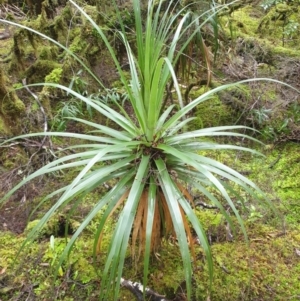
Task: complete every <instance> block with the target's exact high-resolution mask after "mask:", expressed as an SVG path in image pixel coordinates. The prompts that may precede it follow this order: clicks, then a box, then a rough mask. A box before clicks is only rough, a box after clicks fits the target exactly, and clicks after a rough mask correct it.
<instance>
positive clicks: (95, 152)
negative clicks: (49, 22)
mask: <svg viewBox="0 0 300 301" xmlns="http://www.w3.org/2000/svg"><path fill="white" fill-rule="evenodd" d="M154 2H155V3H154ZM70 3H71V4H72V5H73V6H74V7H75V8H76V9H78V10H79V11H80V12H81V13H82V15H83V16H84V17H85V18H86V19H87V20H88V21H89V22H90V23H91V25H92V26H93V27H94V29H95V30H96V31H97V32H98V34H99V36H100V37H101V39H102V41H103V43H104V44H105V45H106V47H107V49H108V51H109V53H110V55H111V57H112V59H113V60H114V62H115V66H116V68H117V70H118V72H119V76H120V79H121V81H122V84H123V88H124V90H125V91H126V94H127V97H128V98H127V101H126V103H127V104H128V103H129V104H130V106H131V108H132V110H130V111H132V112H133V113H130V115H129V114H128V113H127V111H126V110H125V109H124V108H123V107H122V105H121V104H120V103H118V102H116V103H115V105H114V108H112V107H110V105H109V104H108V103H106V102H104V101H101V99H99V98H95V99H94V98H93V97H89V96H86V95H82V94H80V93H77V92H76V91H74V90H72V89H71V88H70V87H65V86H62V85H59V84H51V83H43V84H35V85H49V86H53V87H57V88H58V89H62V90H64V91H66V93H67V94H68V95H71V96H72V97H73V98H74V97H75V98H77V99H79V100H81V101H83V102H85V103H86V104H87V105H88V106H89V107H91V108H93V109H94V110H95V111H97V112H98V113H100V114H102V115H104V116H106V118H108V119H109V120H110V121H111V123H114V128H112V127H109V126H105V125H102V124H98V123H95V122H93V121H89V120H86V119H80V118H77V117H69V118H70V119H72V120H74V121H76V122H79V123H83V124H85V125H87V126H90V127H91V128H93V131H92V132H90V133H89V134H79V133H66V132H50V133H37V134H28V135H25V137H27V138H29V137H33V136H38V135H49V136H60V137H71V138H76V139H82V141H83V142H82V143H81V144H79V145H73V146H70V147H69V148H71V149H73V150H74V151H77V152H75V153H73V154H71V155H64V153H61V154H58V155H57V159H55V160H54V161H52V162H50V163H49V164H47V165H45V166H43V167H42V168H40V169H39V170H37V171H36V172H34V173H33V174H31V175H29V176H28V177H27V178H25V179H24V180H23V181H22V182H21V183H19V184H18V185H16V186H15V187H14V188H13V189H12V190H11V191H10V192H9V193H8V194H7V195H6V196H5V198H4V199H2V202H3V201H4V200H5V199H7V198H9V197H10V196H11V195H12V194H13V193H14V192H15V191H16V190H17V189H19V188H20V187H21V186H22V185H24V184H26V183H28V182H29V181H30V180H32V179H34V178H35V177H38V176H41V175H44V174H50V173H53V172H55V171H63V170H68V169H71V168H74V169H76V170H78V168H80V172H79V173H78V175H77V176H76V177H75V178H74V179H73V180H72V182H71V183H70V184H68V185H67V186H65V187H63V188H61V189H59V190H57V191H54V192H53V193H52V194H50V195H49V196H47V197H46V198H45V199H44V200H43V201H45V200H46V199H48V198H50V197H51V198H53V197H56V198H57V200H56V202H55V204H54V205H53V206H52V207H51V208H50V209H49V211H48V212H47V213H46V214H45V215H44V216H43V217H42V219H41V220H40V222H39V223H38V224H37V225H36V226H35V227H34V228H33V230H32V231H31V232H30V233H29V234H28V237H27V241H29V240H31V239H33V238H34V237H35V235H36V234H37V233H38V231H39V229H41V228H42V227H43V226H44V225H45V223H47V221H48V220H49V219H50V217H51V216H52V215H53V214H54V213H55V212H56V211H58V210H60V209H62V208H64V207H65V206H67V205H68V206H73V207H74V208H76V206H78V205H79V203H80V201H81V200H82V199H83V197H84V196H85V195H86V194H88V193H90V192H92V191H94V190H95V189H96V188H97V187H99V186H101V185H104V184H105V183H106V182H108V181H112V182H114V183H115V184H114V186H113V187H112V188H111V189H110V190H109V191H108V192H107V193H106V194H105V195H104V196H103V197H101V198H100V199H99V200H95V204H94V206H93V208H92V210H91V211H90V212H89V213H88V214H87V215H86V216H85V218H84V219H83V221H82V222H81V224H80V226H79V227H78V229H77V230H76V232H75V233H74V234H73V236H72V237H71V238H70V240H69V241H68V243H67V245H66V248H65V251H64V252H63V254H62V256H61V257H60V261H59V265H58V268H59V266H60V265H61V264H62V263H63V261H64V260H65V259H66V257H67V256H68V254H69V253H70V251H71V250H72V247H73V246H74V243H75V241H76V239H77V238H78V236H79V235H80V233H81V232H82V231H83V230H84V229H85V228H86V226H87V225H88V224H89V223H90V222H91V221H92V220H93V219H94V218H95V217H96V215H97V214H98V213H99V212H102V215H101V219H100V221H99V226H98V230H97V232H96V233H95V245H94V252H95V253H96V252H97V249H99V248H100V247H101V238H102V233H103V229H104V225H105V223H106V222H107V219H108V218H110V217H111V215H112V214H113V213H114V212H115V211H116V210H117V209H118V210H119V216H118V219H117V221H116V223H115V228H114V231H113V234H112V237H111V241H110V244H109V246H108V250H107V257H106V261H105V268H104V270H103V271H102V273H101V274H102V275H101V277H102V282H101V288H102V293H101V296H100V298H101V299H102V300H108V296H110V297H109V299H110V300H117V299H118V295H119V288H120V280H121V277H122V271H123V267H124V260H125V257H126V251H127V250H128V248H129V246H131V254H132V256H133V257H134V258H135V259H136V260H138V259H139V258H140V257H142V258H143V263H144V285H146V284H147V277H148V273H149V258H150V255H151V253H152V252H154V251H156V250H158V248H159V247H160V244H161V239H162V238H163V237H166V236H167V237H168V235H170V234H173V235H175V236H176V238H177V241H178V248H179V249H180V253H181V256H182V262H183V269H184V275H185V280H186V283H187V297H188V299H190V297H191V277H192V264H191V262H192V256H193V249H194V247H193V243H192V241H193V240H192V239H191V228H192V229H193V231H194V232H195V233H196V235H197V236H198V238H199V241H200V243H201V246H202V248H203V251H204V253H205V255H206V259H207V263H208V267H209V272H210V275H211V277H212V273H213V272H212V271H213V264H212V255H211V251H210V246H209V243H208V240H207V237H206V235H205V231H204V230H203V227H202V225H201V221H199V219H198V218H197V215H196V214H195V212H194V209H193V197H192V195H191V193H190V190H189V188H192V189H194V190H197V191H198V192H200V193H201V194H202V195H203V196H204V197H206V198H207V199H208V200H209V201H210V202H211V203H213V204H214V205H215V206H216V207H218V208H219V210H220V212H221V213H222V214H223V215H224V217H225V218H226V220H227V221H228V223H229V224H230V225H232V217H231V216H230V215H229V214H228V213H227V211H226V210H225V208H224V204H226V206H229V207H230V208H231V210H232V212H233V213H234V214H235V216H236V218H237V220H238V222H239V224H240V226H241V228H242V230H243V232H244V233H245V235H246V232H245V229H244V226H243V221H242V218H241V216H240V214H239V212H238V210H237V208H236V206H235V204H234V202H233V200H232V199H231V197H230V194H231V193H232V192H233V193H235V195H237V192H236V191H237V190H238V189H239V190H240V189H242V190H244V191H246V193H248V194H249V195H251V196H252V197H255V198H257V196H258V195H260V196H261V195H263V193H262V192H261V191H260V190H259V188H258V187H257V186H256V185H255V184H254V183H253V182H251V181H250V180H248V179H247V178H245V177H244V176H243V175H241V174H239V173H238V172H237V171H235V170H233V169H232V168H230V167H228V166H226V165H224V164H222V163H220V162H218V161H216V160H214V159H211V158H209V157H207V156H205V155H204V154H203V153H204V152H205V153H206V154H207V151H210V152H213V151H215V150H224V149H231V150H239V151H249V152H252V153H256V151H254V150H252V149H248V148H244V147H242V146H235V145H227V144H218V143H214V142H211V141H210V140H209V139H213V138H214V137H216V136H233V137H237V138H239V137H241V138H250V137H248V136H246V135H244V134H241V133H239V132H236V131H237V130H241V129H245V127H243V126H220V127H214V128H202V129H198V130H194V131H189V130H188V124H189V122H190V121H191V120H193V117H190V116H189V114H190V113H191V111H192V110H193V109H194V108H195V107H196V106H197V105H198V104H200V103H202V102H204V101H206V100H207V99H209V98H210V97H211V96H212V95H213V94H215V93H217V92H218V91H221V90H224V89H226V88H229V87H232V86H233V85H234V84H227V85H223V86H220V87H217V88H215V89H213V90H210V91H208V92H206V93H204V94H203V95H201V96H199V97H197V98H196V99H194V100H193V101H191V102H190V103H189V104H186V105H184V104H183V101H182V96H181V91H180V86H179V83H178V80H177V78H176V75H175V71H174V66H175V65H176V62H177V61H178V58H179V57H180V55H181V54H182V51H183V50H184V49H185V48H186V45H187V43H188V42H189V40H192V39H193V37H194V36H195V35H196V33H197V31H198V30H199V28H201V26H202V25H203V23H201V24H199V25H198V27H199V28H195V29H194V30H193V32H189V36H187V35H186V34H185V33H186V30H188V28H187V27H183V25H184V24H185V21H186V19H187V18H188V17H189V14H188V13H185V10H184V9H179V10H178V11H177V12H176V13H175V14H174V13H172V12H174V5H176V3H177V1H169V4H168V5H167V6H166V5H165V1H159V2H158V3H157V2H156V1H151V0H150V1H148V10H147V15H146V17H145V16H144V15H143V14H142V12H141V11H142V10H141V6H140V0H133V3H132V6H133V10H134V18H135V28H134V29H132V30H134V33H135V34H134V37H135V40H134V41H133V40H132V35H131V36H130V44H129V42H128V38H127V34H126V30H125V28H124V26H123V23H122V19H121V18H119V22H120V25H121V30H120V31H118V32H117V34H118V36H119V39H120V40H121V41H122V43H123V44H124V46H125V48H126V54H127V60H128V64H129V66H130V78H129V79H128V76H127V75H125V73H124V72H123V70H122V68H121V64H120V62H119V61H118V59H117V55H116V52H115V50H114V48H113V47H112V46H111V45H110V43H109V39H108V38H107V36H106V33H105V31H104V30H102V29H101V28H100V27H99V26H98V25H97V24H96V23H95V22H94V21H93V20H92V19H91V18H90V17H89V16H88V15H87V14H86V13H85V11H84V9H83V8H81V7H80V6H79V5H77V4H76V3H75V2H74V1H73V0H70ZM163 4H164V9H162V5H163ZM116 12H117V15H118V16H120V14H119V12H118V9H117V7H116ZM206 13H207V12H206ZM215 13H216V12H215ZM3 22H6V23H9V24H13V23H12V22H10V21H5V20H3ZM195 22H196V21H195ZM15 25H16V24H15ZM194 25H195V23H191V26H194ZM18 26H19V27H24V26H23V25H18ZM183 28H184V29H183ZM27 29H28V30H31V31H32V32H35V33H36V34H39V35H40V36H42V37H44V38H47V39H48V40H50V41H52V42H53V43H56V44H58V43H57V42H56V41H54V40H52V39H51V38H49V37H47V36H45V35H43V34H42V33H38V32H36V31H35V30H33V29H30V28H27ZM181 37H184V41H182V39H181ZM132 45H134V47H132ZM60 47H62V48H63V49H64V50H65V51H67V52H68V53H69V54H70V55H72V56H73V57H74V58H76V59H77V60H78V61H79V62H80V63H81V64H82V66H83V68H85V69H86V70H87V71H88V72H89V73H92V72H91V71H90V70H89V69H88V67H87V66H86V65H85V64H84V63H83V62H82V61H80V59H79V58H77V57H76V56H75V55H74V54H73V53H72V52H70V51H69V50H68V49H67V48H66V47H64V46H62V45H60ZM133 48H134V50H133ZM94 78H95V79H97V78H96V77H95V76H94ZM97 80H98V82H99V85H100V86H101V87H103V85H102V83H101V82H100V81H99V79H97ZM170 80H172V81H173V82H174V89H175V91H176V94H177V99H178V103H177V104H176V105H175V104H167V105H166V106H164V105H163V104H164V98H165V92H166V86H167V84H168V82H169V81H170ZM255 80H257V79H255ZM249 81H251V80H249ZM244 82H247V81H244ZM20 137H24V136H19V137H17V138H20ZM17 138H14V139H17ZM250 139H253V138H250ZM11 140H12V139H11ZM11 140H8V141H11ZM78 150H80V151H78ZM230 184H232V185H230ZM209 186H210V187H212V188H213V189H214V190H217V191H218V193H219V195H221V196H222V199H223V200H222V202H221V201H219V199H218V198H217V197H216V196H215V195H214V194H213V193H212V189H210V188H209ZM259 199H261V198H259ZM75 200H76V201H75ZM43 201H42V202H43ZM111 294H113V297H111Z"/></svg>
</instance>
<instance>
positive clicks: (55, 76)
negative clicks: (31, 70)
mask: <svg viewBox="0 0 300 301" xmlns="http://www.w3.org/2000/svg"><path fill="white" fill-rule="evenodd" d="M62 73H63V69H62V68H55V69H53V70H52V72H51V73H49V74H48V75H46V77H45V82H46V83H59V82H60V79H61V76H62Z"/></svg>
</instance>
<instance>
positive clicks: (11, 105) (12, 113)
mask: <svg viewBox="0 0 300 301" xmlns="http://www.w3.org/2000/svg"><path fill="white" fill-rule="evenodd" d="M7 83H8V80H7V77H6V76H5V75H4V72H3V69H0V113H1V114H2V115H3V116H5V120H7V122H8V124H9V125H10V126H14V127H18V117H20V116H21V115H22V114H23V113H24V112H25V105H24V103H23V102H22V101H21V100H20V99H19V98H18V96H17V95H16V93H15V92H14V91H13V90H11V89H9V88H8V86H7ZM10 117H14V119H15V120H13V121H11V120H10V121H9V119H10ZM3 128H5V126H4V127H3Z"/></svg>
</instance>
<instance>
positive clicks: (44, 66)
mask: <svg viewBox="0 0 300 301" xmlns="http://www.w3.org/2000/svg"><path fill="white" fill-rule="evenodd" d="M60 67H61V65H60V64H58V63H56V62H53V61H48V60H37V61H36V62H35V63H34V64H33V65H31V66H30V67H29V68H28V69H27V70H26V74H25V75H26V77H27V79H28V83H42V82H44V81H45V77H46V76H47V75H49V74H50V73H51V72H52V71H53V70H54V69H56V68H60Z"/></svg>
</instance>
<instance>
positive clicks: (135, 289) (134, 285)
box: [121, 278, 170, 301]
mask: <svg viewBox="0 0 300 301" xmlns="http://www.w3.org/2000/svg"><path fill="white" fill-rule="evenodd" d="M121 285H122V286H123V287H126V288H127V289H129V290H130V291H131V292H132V293H133V294H134V295H135V297H136V299H137V300H138V301H144V300H145V299H144V296H143V291H144V287H143V285H142V284H141V283H139V282H132V281H130V280H126V279H124V278H121ZM145 297H146V298H147V299H146V300H151V301H170V300H169V299H166V298H165V296H162V295H159V294H158V293H156V292H154V291H153V290H151V289H150V288H146V289H145Z"/></svg>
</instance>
